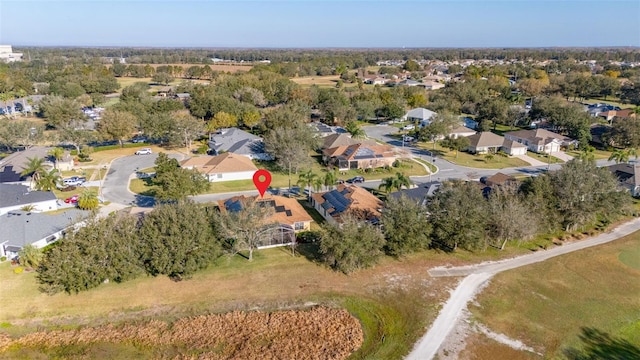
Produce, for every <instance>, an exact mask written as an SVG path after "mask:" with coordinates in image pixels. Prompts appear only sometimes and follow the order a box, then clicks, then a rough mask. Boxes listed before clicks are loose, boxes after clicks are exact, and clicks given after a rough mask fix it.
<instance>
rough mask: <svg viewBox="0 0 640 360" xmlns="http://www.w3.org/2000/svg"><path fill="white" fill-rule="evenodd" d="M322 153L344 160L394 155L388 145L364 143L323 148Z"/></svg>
mask: <svg viewBox="0 0 640 360" xmlns="http://www.w3.org/2000/svg"><path fill="white" fill-rule="evenodd" d="M323 154H324V155H325V156H329V157H342V158H344V159H345V160H364V159H381V158H387V157H393V156H395V154H394V153H393V148H392V147H391V146H389V145H378V144H376V145H369V144H365V143H357V144H353V145H349V146H338V147H334V148H330V149H325V150H324V151H323Z"/></svg>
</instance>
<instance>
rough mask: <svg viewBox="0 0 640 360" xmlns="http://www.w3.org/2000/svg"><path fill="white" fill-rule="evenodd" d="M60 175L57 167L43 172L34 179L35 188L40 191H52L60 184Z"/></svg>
mask: <svg viewBox="0 0 640 360" xmlns="http://www.w3.org/2000/svg"><path fill="white" fill-rule="evenodd" d="M61 183H62V177H60V173H59V172H58V170H57V169H51V170H50V171H45V172H43V173H42V174H41V175H40V176H39V177H38V180H36V189H37V190H42V191H52V190H53V189H55V188H57V187H59V186H60V184H61Z"/></svg>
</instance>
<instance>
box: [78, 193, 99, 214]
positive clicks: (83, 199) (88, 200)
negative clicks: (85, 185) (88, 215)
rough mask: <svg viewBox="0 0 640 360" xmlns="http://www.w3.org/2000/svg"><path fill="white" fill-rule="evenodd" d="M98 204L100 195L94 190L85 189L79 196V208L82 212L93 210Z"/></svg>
mask: <svg viewBox="0 0 640 360" xmlns="http://www.w3.org/2000/svg"><path fill="white" fill-rule="evenodd" d="M98 204H99V200H98V193H96V191H95V190H93V189H85V190H83V191H82V192H81V193H80V196H78V207H79V208H80V209H82V210H93V209H95V208H97V207H98Z"/></svg>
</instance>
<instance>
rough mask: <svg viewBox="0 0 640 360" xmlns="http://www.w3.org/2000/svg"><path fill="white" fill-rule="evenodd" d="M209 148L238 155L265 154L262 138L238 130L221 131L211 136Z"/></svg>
mask: <svg viewBox="0 0 640 360" xmlns="http://www.w3.org/2000/svg"><path fill="white" fill-rule="evenodd" d="M210 139H211V141H209V146H211V147H212V148H213V149H215V150H216V151H228V152H233V153H236V154H239V155H251V154H262V153H264V152H265V150H264V143H263V142H262V138H260V137H258V136H255V135H253V134H250V133H248V132H246V131H243V130H240V129H238V128H230V129H223V130H221V131H220V132H219V133H218V134H213V135H211V138H210Z"/></svg>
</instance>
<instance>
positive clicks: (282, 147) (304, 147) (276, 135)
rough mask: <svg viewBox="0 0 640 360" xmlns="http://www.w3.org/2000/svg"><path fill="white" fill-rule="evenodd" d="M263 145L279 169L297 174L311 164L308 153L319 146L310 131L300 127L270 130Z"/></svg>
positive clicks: (303, 126)
mask: <svg viewBox="0 0 640 360" xmlns="http://www.w3.org/2000/svg"><path fill="white" fill-rule="evenodd" d="M264 145H265V149H266V151H267V153H269V154H271V155H272V156H273V157H274V158H275V161H276V165H277V166H278V167H279V168H280V169H283V170H288V171H289V172H291V170H293V171H295V172H297V171H298V170H299V169H300V168H301V167H303V166H305V165H308V164H309V163H310V162H311V157H309V152H310V151H312V150H315V149H316V148H318V145H319V144H318V139H317V138H315V137H314V136H313V133H312V132H311V129H309V127H308V126H305V125H302V126H299V127H285V128H277V129H274V130H270V131H269V132H268V133H267V135H266V136H265V137H264Z"/></svg>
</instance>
